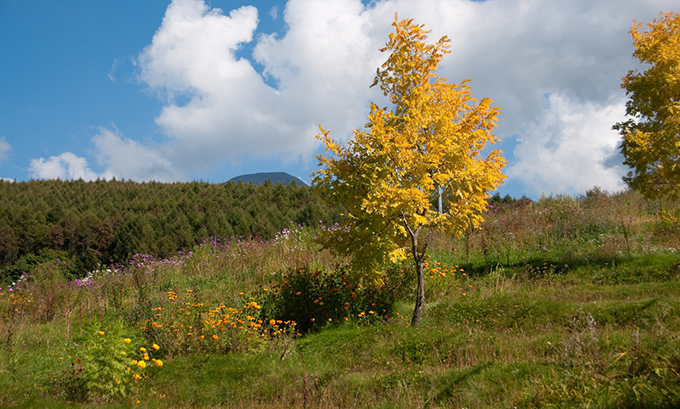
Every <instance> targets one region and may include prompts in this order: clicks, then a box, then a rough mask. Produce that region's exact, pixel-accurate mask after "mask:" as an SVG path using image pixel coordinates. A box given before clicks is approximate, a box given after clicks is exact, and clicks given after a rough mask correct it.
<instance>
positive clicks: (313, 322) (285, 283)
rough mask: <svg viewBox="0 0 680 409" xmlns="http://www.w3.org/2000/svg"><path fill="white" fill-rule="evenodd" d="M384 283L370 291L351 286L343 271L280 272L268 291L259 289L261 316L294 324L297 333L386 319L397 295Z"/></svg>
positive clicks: (304, 270) (299, 269)
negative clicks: (354, 321)
mask: <svg viewBox="0 0 680 409" xmlns="http://www.w3.org/2000/svg"><path fill="white" fill-rule="evenodd" d="M388 283H389V281H386V283H385V284H383V285H382V286H381V287H379V288H370V287H366V286H363V285H361V284H355V283H353V282H352V281H351V280H350V278H349V275H348V274H346V272H345V270H343V269H338V270H335V271H334V272H330V273H329V272H325V271H320V270H316V271H311V270H309V269H308V268H298V269H295V270H293V269H291V270H288V271H285V272H283V273H281V274H280V276H279V281H278V283H276V284H274V285H273V286H272V288H271V289H269V288H266V287H263V288H262V289H261V292H260V295H261V296H262V297H261V299H262V309H263V316H265V317H268V318H272V319H276V320H284V321H286V320H291V321H295V322H297V324H298V331H299V332H301V333H303V332H308V331H313V330H318V329H320V328H321V327H323V326H325V325H328V324H332V323H338V322H343V321H349V320H350V319H351V320H358V321H360V322H367V323H368V322H370V323H375V322H380V321H382V320H388V319H389V316H390V313H391V309H392V304H393V302H394V301H395V298H396V296H397V293H396V292H395V291H393V288H392V287H391V286H390V285H389V284H388Z"/></svg>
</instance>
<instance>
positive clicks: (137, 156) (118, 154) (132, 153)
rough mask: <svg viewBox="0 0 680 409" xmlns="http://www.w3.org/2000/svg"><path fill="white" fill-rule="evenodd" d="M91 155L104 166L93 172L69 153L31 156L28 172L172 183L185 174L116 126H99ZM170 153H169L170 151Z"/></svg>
mask: <svg viewBox="0 0 680 409" xmlns="http://www.w3.org/2000/svg"><path fill="white" fill-rule="evenodd" d="M92 143H93V144H94V147H95V150H94V156H95V158H96V159H97V162H98V164H99V165H100V166H101V167H103V168H104V171H103V172H101V173H97V172H94V171H93V170H92V169H91V168H90V165H89V164H88V161H87V159H86V158H82V157H79V156H77V155H75V154H73V153H71V152H66V153H62V154H61V155H59V156H51V157H50V158H49V159H44V158H40V159H33V160H31V164H30V166H29V173H30V174H31V177H32V178H36V179H62V180H66V179H83V180H88V181H89V180H95V179H107V180H108V179H112V178H114V177H115V178H117V179H130V180H136V181H149V180H155V181H159V182H172V181H177V180H183V179H185V177H184V176H183V175H182V173H180V172H179V171H177V170H176V169H175V168H174V167H173V166H172V164H171V162H170V160H169V159H168V158H167V157H166V156H165V153H164V152H162V149H161V150H156V149H154V148H150V147H146V146H143V145H142V144H140V143H139V142H137V141H133V140H131V139H129V138H126V137H124V136H123V135H121V134H120V132H119V131H118V130H117V129H115V128H114V129H113V130H109V129H106V128H103V127H101V128H99V133H97V135H95V136H94V137H93V138H92ZM170 154H171V152H170Z"/></svg>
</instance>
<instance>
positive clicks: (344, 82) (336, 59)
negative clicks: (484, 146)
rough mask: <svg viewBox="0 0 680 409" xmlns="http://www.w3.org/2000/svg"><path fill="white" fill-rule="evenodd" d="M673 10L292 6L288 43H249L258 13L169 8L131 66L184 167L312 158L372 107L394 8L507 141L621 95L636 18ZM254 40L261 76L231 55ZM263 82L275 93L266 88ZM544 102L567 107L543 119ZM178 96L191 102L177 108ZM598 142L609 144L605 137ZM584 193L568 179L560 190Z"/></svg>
mask: <svg viewBox="0 0 680 409" xmlns="http://www.w3.org/2000/svg"><path fill="white" fill-rule="evenodd" d="M670 6H671V2H670V1H665V0H658V1H640V0H621V1H613V0H599V1H592V0H574V1H570V2H553V1H548V0H514V1H495V0H489V1H485V2H472V1H469V0H420V1H412V0H383V1H376V2H372V3H370V4H369V5H368V6H365V5H364V4H362V2H361V1H359V0H290V1H288V3H287V4H286V7H285V10H284V12H283V18H284V20H285V23H286V27H287V31H286V32H285V34H283V35H282V34H279V33H274V34H270V35H259V36H256V35H255V30H256V28H257V25H258V16H257V10H256V9H255V8H254V7H241V8H239V9H236V10H233V11H231V12H230V13H229V15H228V16H227V15H224V13H222V11H221V10H219V9H210V8H209V7H208V6H207V5H206V4H205V3H204V1H203V0H175V1H173V3H172V4H171V5H170V6H169V7H168V10H167V12H166V15H165V18H164V20H163V23H162V25H161V27H160V28H159V29H158V31H157V32H156V35H155V36H154V38H153V41H152V43H151V45H149V46H148V47H147V48H145V49H144V51H143V52H142V53H141V54H140V56H139V58H138V60H137V64H138V67H139V69H140V79H141V80H142V81H143V82H145V83H146V84H148V86H149V87H150V88H151V89H152V90H154V91H156V92H158V93H159V95H163V96H164V97H165V98H167V101H168V104H167V105H166V106H165V107H164V108H163V110H162V112H161V114H160V115H159V116H158V118H157V119H156V121H157V123H158V124H159V125H160V126H161V128H162V129H163V130H164V132H165V133H166V135H167V136H169V137H170V138H171V139H172V143H171V146H172V149H173V150H175V151H177V152H180V151H181V152H182V155H177V161H178V164H181V166H182V167H184V168H185V169H190V170H196V169H201V168H202V167H204V166H206V165H210V164H211V163H217V162H220V161H224V160H235V159H236V158H238V157H239V156H240V155H243V154H250V155H253V156H260V157H262V156H268V155H269V156H271V155H275V156H279V157H288V158H291V159H295V158H300V157H302V158H309V157H310V156H311V152H312V151H313V150H314V149H315V148H316V147H317V146H318V144H317V142H316V141H315V140H314V135H316V134H317V133H318V129H317V125H318V124H322V125H323V126H324V127H326V128H330V129H332V131H333V135H334V137H336V138H340V139H344V138H347V137H348V136H349V135H350V134H351V129H352V128H356V127H361V126H362V125H363V123H364V122H365V118H366V114H367V112H368V103H369V101H371V100H380V98H381V96H380V95H378V93H377V91H376V90H375V89H374V90H370V89H369V88H368V86H369V85H370V84H371V82H372V79H373V76H374V75H375V69H376V68H377V67H378V66H379V65H380V64H381V63H382V61H384V59H385V56H384V55H381V54H380V53H379V52H378V49H379V48H380V47H381V46H382V45H384V43H385V42H386V40H387V35H388V33H389V32H390V31H391V30H392V27H391V26H390V24H391V23H392V21H393V19H394V14H395V12H398V13H399V16H400V18H404V17H409V18H414V19H415V21H416V22H418V23H424V24H425V25H426V28H427V29H431V30H432V31H433V33H432V35H431V40H432V41H434V40H436V39H437V38H439V37H440V36H443V35H447V36H448V37H449V38H451V39H452V48H451V50H452V53H451V54H450V55H448V56H447V57H446V58H445V59H444V61H443V63H442V66H441V68H440V74H441V75H442V76H444V77H446V78H448V79H449V80H450V81H452V82H460V81H461V80H463V79H466V78H472V79H473V81H472V82H471V86H472V89H473V93H474V95H475V97H478V98H481V97H489V98H492V99H494V100H495V101H496V104H497V105H499V106H501V107H502V113H501V115H500V117H499V127H498V130H497V131H498V132H497V133H498V134H499V136H501V137H503V138H505V139H507V138H509V137H510V138H511V137H513V136H514V135H518V134H519V133H520V132H521V130H523V129H527V127H530V126H533V127H535V126H536V125H531V124H535V123H536V121H537V118H544V117H546V115H548V116H550V115H553V116H556V117H558V118H562V119H564V118H565V116H564V115H568V112H558V111H556V110H559V109H572V110H573V109H575V108H574V106H579V105H582V106H583V107H593V106H597V107H600V106H604V105H606V104H607V103H608V102H609V101H611V100H612V99H618V98H622V97H623V94H622V91H621V90H620V88H619V84H620V78H621V76H623V75H624V74H625V73H626V71H627V70H628V69H629V68H631V67H632V66H633V60H632V59H631V53H632V47H631V40H630V36H629V35H628V34H627V31H628V30H629V28H630V26H631V24H632V20H633V19H634V18H637V19H638V20H644V21H647V20H651V19H652V18H654V17H656V15H657V13H658V10H659V9H664V8H666V9H668V8H669V7H670ZM252 41H255V47H254V51H253V56H252V58H253V60H254V62H257V63H258V64H259V65H260V66H262V67H263V68H262V69H261V72H258V71H257V70H256V69H255V68H254V64H253V62H251V61H249V60H246V59H239V58H238V57H236V52H237V51H238V50H239V49H240V47H242V46H243V45H244V44H246V43H250V42H252ZM265 79H266V80H267V81H265ZM272 82H275V83H276V84H277V87H276V88H273V87H270V86H269V85H267V84H268V83H272ZM545 95H559V96H560V97H559V98H562V99H559V98H558V99H555V100H554V101H553V103H552V104H551V108H550V112H548V113H546V111H545V110H546V107H545V97H544V96H545ZM182 98H184V100H185V101H188V102H186V103H184V104H181V103H179V102H177V101H181V100H182ZM563 100H565V101H566V100H568V101H569V102H568V103H561V102H560V101H563ZM605 111H606V110H605ZM603 112H604V111H603ZM611 125H612V124H609V126H611ZM532 129H534V128H532ZM583 132H587V130H579V133H583ZM602 135H604V134H602ZM593 138H596V139H598V138H604V139H603V141H602V142H601V144H602V145H603V146H605V145H606V146H609V145H610V144H611V136H600V134H598V135H595V136H593ZM543 142H544V141H543V139H541V137H540V135H538V134H537V133H532V132H525V133H522V147H521V148H520V149H518V153H520V154H521V153H522V152H524V151H525V150H527V149H529V148H527V146H529V145H534V144H536V145H538V146H540V145H541V143H543ZM598 146H600V145H598ZM588 157H589V158H591V159H592V160H595V159H602V158H595V157H592V156H588ZM555 158H556V157H554V156H553V159H555ZM560 159H561V160H570V156H568V155H566V156H564V157H560ZM581 159H582V160H585V158H584V157H582V158H581ZM518 160H519V162H518V163H517V164H516V165H515V166H514V168H515V169H524V173H521V174H519V173H515V174H514V175H515V177H518V178H521V179H522V180H523V181H524V182H525V183H528V184H529V185H530V188H532V189H535V190H540V189H542V188H543V187H542V186H543V185H542V184H541V183H540V182H539V181H540V180H541V177H542V176H544V173H545V171H544V170H543V171H541V170H537V169H536V168H535V167H534V166H531V164H530V163H529V164H526V163H524V162H523V161H526V160H529V159H528V158H526V157H524V156H521V155H520V156H519V157H518ZM600 162H601V161H600ZM597 163H599V162H593V163H592V166H597ZM565 166H567V167H568V166H569V165H568V164H566V165H565ZM616 171H617V172H619V173H618V174H617V176H611V177H612V178H613V179H612V180H609V179H607V181H604V180H603V181H602V182H598V183H601V184H602V185H603V187H605V186H610V187H611V186H620V183H619V182H614V181H613V180H614V179H616V177H619V176H620V173H621V169H616ZM531 172H538V173H531ZM607 172H610V173H611V172H614V171H613V170H610V171H607ZM607 174H608V175H609V173H607ZM608 177H609V176H608ZM570 181H571V182H570ZM582 185H583V182H582V178H581V177H580V175H579V174H578V172H577V171H575V173H574V174H573V175H572V176H571V179H568V180H566V179H565V180H564V182H563V183H561V184H560V189H566V190H567V191H573V190H574V189H581V188H582Z"/></svg>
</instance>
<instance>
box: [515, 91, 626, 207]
mask: <svg viewBox="0 0 680 409" xmlns="http://www.w3.org/2000/svg"><path fill="white" fill-rule="evenodd" d="M548 100H549V107H548V108H547V109H546V110H545V111H544V113H543V115H542V116H541V117H540V118H539V119H538V120H537V121H536V122H534V123H532V124H530V125H529V126H528V127H527V128H526V130H525V131H523V132H522V133H521V136H520V143H519V145H517V147H516V148H515V152H514V154H515V157H516V158H517V160H518V162H517V164H515V165H514V166H512V167H510V169H508V172H507V173H508V176H509V177H511V178H518V179H521V180H523V181H524V182H525V183H527V184H528V185H529V186H531V187H532V188H533V189H534V191H535V193H539V194H540V193H546V194H547V193H569V194H575V193H583V192H585V191H586V190H588V189H590V188H592V187H593V186H599V187H601V188H603V189H605V190H608V191H610V192H614V191H618V190H621V189H623V188H624V184H623V181H622V180H621V176H622V175H623V174H624V173H625V168H624V167H623V165H622V163H621V161H620V160H619V161H617V159H618V150H617V146H618V143H619V135H618V133H617V132H616V131H613V130H612V129H611V127H612V124H614V123H616V122H619V121H621V120H623V119H624V113H625V102H624V101H623V100H619V101H615V102H612V103H609V104H604V105H597V104H594V103H577V102H575V101H573V100H571V99H570V98H568V97H565V96H563V95H551V96H550V97H549V98H548Z"/></svg>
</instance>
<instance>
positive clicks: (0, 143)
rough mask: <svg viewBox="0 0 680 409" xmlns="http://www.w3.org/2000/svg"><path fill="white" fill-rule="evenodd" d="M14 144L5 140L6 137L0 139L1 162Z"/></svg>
mask: <svg viewBox="0 0 680 409" xmlns="http://www.w3.org/2000/svg"><path fill="white" fill-rule="evenodd" d="M11 147H12V146H11V145H10V144H9V143H7V141H5V138H2V139H0V162H2V161H4V160H5V159H7V152H9V149H10V148H11Z"/></svg>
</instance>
